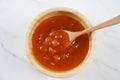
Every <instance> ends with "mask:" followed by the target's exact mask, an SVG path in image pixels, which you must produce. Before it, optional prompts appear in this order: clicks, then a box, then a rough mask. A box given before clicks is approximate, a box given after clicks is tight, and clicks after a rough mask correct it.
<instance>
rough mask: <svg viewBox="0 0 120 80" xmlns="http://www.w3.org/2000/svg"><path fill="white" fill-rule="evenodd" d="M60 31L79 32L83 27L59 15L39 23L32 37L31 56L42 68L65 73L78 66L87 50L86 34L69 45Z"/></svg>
mask: <svg viewBox="0 0 120 80" xmlns="http://www.w3.org/2000/svg"><path fill="white" fill-rule="evenodd" d="M61 29H64V30H70V31H81V30H83V29H84V27H83V26H82V25H81V23H79V22H78V21H77V20H75V19H73V18H71V17H68V16H65V15H59V16H54V17H50V18H48V19H46V20H44V21H43V22H42V23H40V24H39V25H38V27H37V28H36V29H35V31H34V33H33V36H32V52H33V55H34V56H35V58H36V59H37V60H38V62H39V63H40V64H41V65H42V66H43V67H45V68H46V69H49V70H53V71H67V70H70V69H73V68H75V67H76V66H78V65H80V64H81V63H82V62H83V60H84V59H85V57H86V55H87V52H88V48H89V37H88V35H87V34H85V35H82V36H80V37H78V38H77V39H76V40H74V41H73V42H72V44H71V45H69V38H68V35H67V33H65V32H64V31H61Z"/></svg>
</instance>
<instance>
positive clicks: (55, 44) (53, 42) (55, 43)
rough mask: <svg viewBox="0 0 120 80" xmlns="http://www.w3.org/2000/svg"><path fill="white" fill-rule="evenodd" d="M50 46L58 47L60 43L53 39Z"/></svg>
mask: <svg viewBox="0 0 120 80" xmlns="http://www.w3.org/2000/svg"><path fill="white" fill-rule="evenodd" d="M52 45H53V46H58V45H60V43H59V42H58V41H57V40H56V39H54V40H53V41H52Z"/></svg>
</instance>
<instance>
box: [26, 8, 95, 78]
mask: <svg viewBox="0 0 120 80" xmlns="http://www.w3.org/2000/svg"><path fill="white" fill-rule="evenodd" d="M55 11H65V12H70V13H72V14H75V15H76V16H78V17H80V18H81V19H83V21H84V23H85V24H86V25H87V27H92V25H91V23H90V22H89V21H88V20H87V19H86V18H85V16H83V15H82V14H81V13H79V12H77V11H75V10H73V9H69V8H51V9H48V10H45V11H44V12H42V13H40V14H39V15H38V16H37V17H35V19H34V20H33V21H32V23H31V24H30V25H29V27H28V30H27V33H26V36H25V49H26V53H27V57H28V59H29V61H30V62H31V64H32V65H33V66H34V67H35V68H36V69H37V70H38V71H40V72H42V73H44V74H46V75H48V76H51V77H61V78H64V77H70V76H72V75H74V74H76V73H78V72H79V71H80V70H81V69H82V68H83V67H84V66H85V65H86V64H87V63H88V61H89V59H90V58H91V53H93V51H94V45H95V44H94V43H95V42H94V41H95V40H94V39H95V37H94V32H92V33H90V34H89V35H90V37H89V39H90V40H89V41H90V43H89V50H88V54H87V56H86V57H85V59H84V60H83V62H82V63H81V64H80V65H78V66H77V67H75V68H74V69H71V70H68V71H63V72H55V71H51V70H48V69H46V68H44V67H43V66H42V65H40V64H39V63H38V61H37V60H36V59H35V57H34V56H33V55H32V50H31V46H30V44H31V40H30V36H31V35H32V31H34V29H33V27H34V25H35V24H36V22H37V21H38V20H39V19H40V18H42V17H43V16H45V15H48V14H50V13H52V12H55Z"/></svg>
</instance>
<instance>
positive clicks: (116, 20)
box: [80, 15, 120, 34]
mask: <svg viewBox="0 0 120 80" xmlns="http://www.w3.org/2000/svg"><path fill="white" fill-rule="evenodd" d="M118 23H120V15H119V16H116V17H114V18H112V19H110V20H108V21H105V22H103V23H101V24H99V25H97V26H95V27H91V28H88V29H86V30H83V31H81V32H80V34H85V33H89V32H92V31H95V30H98V29H101V28H105V27H109V26H112V25H115V24H118Z"/></svg>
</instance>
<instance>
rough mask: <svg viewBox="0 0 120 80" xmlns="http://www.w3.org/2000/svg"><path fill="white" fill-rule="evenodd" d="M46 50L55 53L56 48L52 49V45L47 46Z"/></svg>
mask: <svg viewBox="0 0 120 80" xmlns="http://www.w3.org/2000/svg"><path fill="white" fill-rule="evenodd" d="M48 51H49V52H50V53H56V50H55V49H53V48H52V47H49V48H48Z"/></svg>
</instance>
